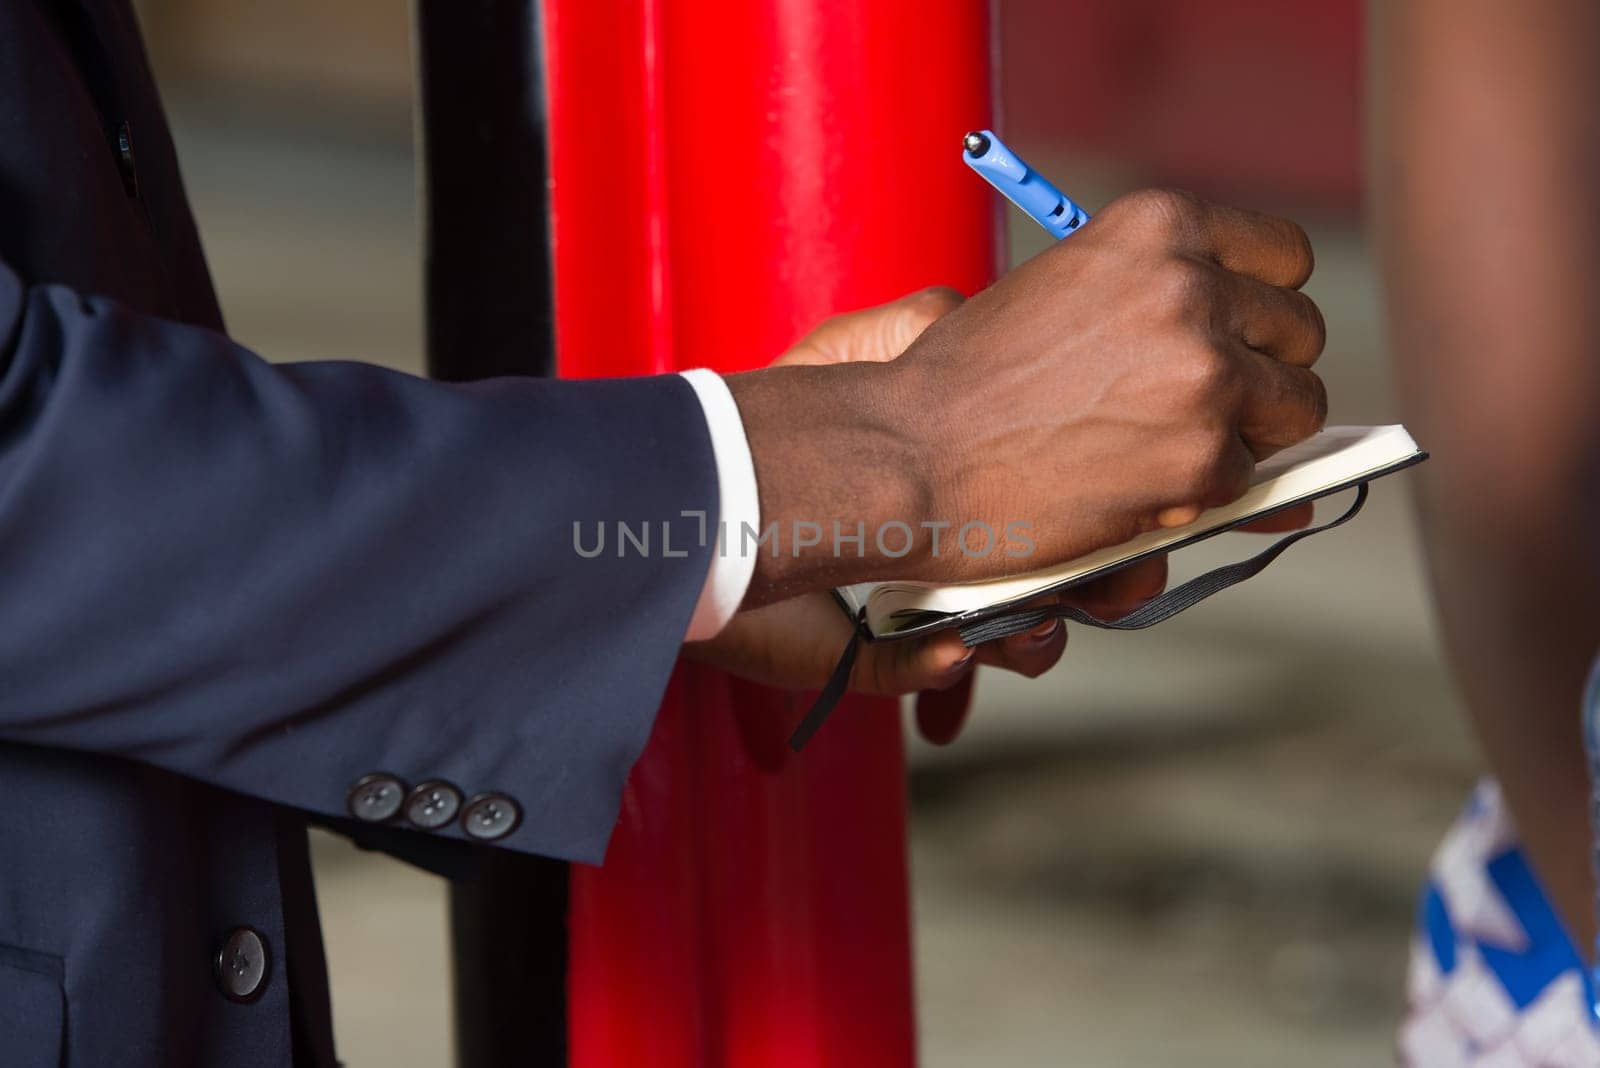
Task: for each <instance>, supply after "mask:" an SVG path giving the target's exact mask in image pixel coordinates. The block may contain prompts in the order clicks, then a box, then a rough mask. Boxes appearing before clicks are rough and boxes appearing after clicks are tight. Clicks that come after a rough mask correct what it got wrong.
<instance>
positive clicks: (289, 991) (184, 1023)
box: [0, 0, 717, 1068]
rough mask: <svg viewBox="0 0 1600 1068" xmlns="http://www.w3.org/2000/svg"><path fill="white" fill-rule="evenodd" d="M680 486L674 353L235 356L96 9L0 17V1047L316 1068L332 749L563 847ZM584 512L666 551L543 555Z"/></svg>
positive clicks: (683, 579)
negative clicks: (316, 862) (515, 373)
mask: <svg viewBox="0 0 1600 1068" xmlns="http://www.w3.org/2000/svg"><path fill="white" fill-rule="evenodd" d="M284 311H285V314H293V309H289V308H286V309H285V310H284ZM716 507H717V502H716V482H715V470H714V464H713V459H712V454H711V448H710V443H709V440H708V436H707V431H706V427H705V422H704V419H703V416H702V413H701V411H700V408H699V406H698V404H697V402H696V400H695V397H694V395H693V393H692V391H691V390H690V389H689V387H688V386H687V385H686V384H685V383H683V382H682V381H681V380H679V379H677V378H675V377H666V378H650V379H635V380H619V381H609V382H597V383H560V382H552V381H542V380H536V379H502V380H495V381H491V382H486V383H481V384H477V385H471V386H451V385H444V384H438V383H431V382H426V381H422V380H419V379H416V378H412V377H408V376H405V375H401V374H396V373H392V372H388V371H384V370H380V369H377V368H375V367H371V366H367V365H363V364H360V363H353V362H352V363H320V364H319V363H310V364H295V365H283V366H273V365H269V364H268V363H266V362H265V361H263V360H262V359H260V358H259V357H258V356H256V355H254V354H253V353H251V352H248V351H246V350H245V349H243V348H241V347H239V346H238V345H236V344H234V343H233V342H232V341H230V340H229V339H228V336H227V334H226V332H225V331H224V328H223V324H222V320H221V316H220V314H219V312H218V308H217V303H216V300H215V297H214V295H213V292H212V287H211V282H210V279H209V277H208V275H207V271H206V267H205V263H204V260H203V258H202V254H201V249H200V245H199V243H198V241H197V238H196V234H195V228H194V224H193V221H192V219H191V216H190V212H189V208H188V206H187V203H186V201H185V197H184V192H183V188H182V185H181V182H180V180H179V175H178V166H177V160H176V158H175V156H174V152H173V147H172V144H171V141H170V138H169V135H168V131H167V127H166V123H165V121H164V119H163V116H162V112H161V108H160V104H159V101H158V99H157V95H156V92H155V88H154V86H153V84H152V81H151V77H150V74H149V71H148V70H147V66H146V61H145V58H144V55H143V52H142V48H141V45H140V44H139V38H138V31H137V27H136V26H135V23H134V19H133V15H132V13H131V11H130V10H129V8H128V6H127V4H126V3H125V0H7V2H6V3H3V4H0V783H3V784H4V786H5V791H6V796H7V798H8V803H7V804H6V805H4V806H0V1062H3V1063H4V1064H6V1065H8V1066H11V1068H33V1066H36V1065H41V1066H42V1065H50V1066H55V1065H57V1064H69V1065H75V1066H76V1065H84V1066H96V1068H100V1066H106V1065H117V1066H119V1068H138V1066H146V1065H148V1066H152V1068H154V1066H158V1065H159V1066H163V1068H166V1066H173V1065H199V1064H204V1065H233V1066H237V1065H285V1064H289V1063H290V1062H291V1058H292V1057H294V1058H295V1059H297V1060H298V1061H299V1062H300V1063H312V1064H323V1063H332V1057H333V1051H332V1040H331V1037H330V1035H329V1028H328V1026H327V1007H326V997H327V994H326V979H325V973H324V969H323V963H322V959H321V944H320V939H319V937H318V935H317V933H316V930H315V924H316V917H315V905H314V900H313V898H312V896H311V884H310V880H309V878H308V873H307V863H306V855H305V852H306V846H305V825H306V821H307V819H308V818H311V819H315V818H328V819H338V818H342V817H346V815H347V806H348V805H349V800H348V795H349V794H350V791H351V790H352V787H353V786H354V785H355V784H356V783H357V782H358V781H359V780H361V779H362V777H363V776H365V775H368V774H369V773H373V772H383V773H387V774H390V775H393V776H395V777H396V778H398V779H400V780H404V781H405V782H406V783H407V784H416V783H420V782H422V781H425V780H444V781H446V782H448V783H450V784H453V785H454V786H456V787H457V788H459V790H460V791H461V794H462V795H463V796H464V797H465V798H469V799H470V798H471V797H473V796H474V795H477V794H480V793H485V792H498V793H500V794H502V795H503V796H504V797H505V798H506V799H508V800H509V801H510V802H511V803H512V804H514V805H515V806H517V807H519V808H520V812H521V822H520V824H519V825H518V826H517V827H516V829H515V830H513V831H511V832H510V833H509V834H506V835H505V836H504V837H501V838H499V839H497V840H495V841H494V843H493V844H494V846H495V847H500V848H506V849H513V850H522V851H527V852H532V853H539V854H544V855H548V856H552V857H559V858H568V859H574V860H581V861H598V860H600V859H601V857H602V855H603V853H604V851H605V846H606V841H607V838H608V836H609V835H610V833H611V829H612V826H613V823H614V821H615V818H616V813H617V807H618V803H619V796H620V791H621V787H622V784H623V781H624V778H625V776H626V775H627V772H628V770H629V767H630V766H631V765H632V763H633V761H634V760H635V758H636V757H637V755H638V753H639V751H640V749H641V748H642V747H643V745H644V742H645V739H646V736H647V735H648V733H649V730H650V727H651V724H652V720H653V718H654V714H655V709H656V704H657V701H658V699H659V697H660V694H661V691H662V688H663V686H664V685H665V681H666V678H667V676H668V674H669V672H670V670H671V668H672V665H673V662H674V660H675V658H676V655H677V652H678V646H679V642H680V640H681V638H682V635H683V633H684V631H685V628H686V625H687V621H688V619H689V616H690V613H691V611H692V609H693V606H694V603H695V600H696V598H697V595H698V593H699V590H700V587H701V583H702V581H703V578H704V575H705V571H706V568H707V566H708V563H709V556H708V553H707V551H706V550H705V548H704V547H696V546H695V544H694V541H695V536H696V531H697V530H698V529H699V521H698V520H696V519H692V518H691V519H683V518H681V517H680V513H682V512H683V511H685V510H689V511H694V510H700V511H704V512H706V513H708V515H709V518H710V519H711V520H712V521H714V520H715V518H716ZM618 519H623V520H628V521H630V522H632V523H635V524H636V523H638V522H640V521H645V520H649V521H651V522H653V523H656V524H659V523H660V522H663V521H676V522H678V523H679V524H680V526H679V528H678V529H677V532H676V533H675V536H674V542H675V544H677V545H678V546H682V547H687V548H688V549H689V552H688V555H687V556H685V557H682V558H670V559H664V558H661V557H659V556H657V557H655V558H651V559H644V558H642V557H640V556H638V555H629V556H628V557H626V558H621V559H619V558H617V557H615V556H610V555H607V556H603V557H601V558H598V559H593V560H587V559H581V558H580V557H579V556H578V555H577V554H576V553H575V551H574V548H573V542H572V524H573V522H574V521H575V520H581V521H584V522H587V523H591V524H592V523H593V522H594V521H597V520H606V521H614V520H618ZM587 529H589V530H591V531H592V529H593V528H592V526H590V527H588V528H587ZM657 529H659V527H657ZM369 804H370V801H369ZM386 805H387V800H382V801H381V803H380V804H379V805H378V809H380V810H381V809H384V808H385V807H386ZM497 814H498V815H503V813H497ZM394 824H395V826H396V827H397V828H400V829H398V830H396V831H395V832H394V833H395V834H396V835H400V836H405V835H412V836H415V838H416V840H417V841H421V840H423V839H428V840H434V841H438V840H442V839H456V840H462V841H465V835H464V832H463V828H462V824H461V822H460V821H459V820H455V821H452V822H449V823H447V824H445V825H443V826H442V827H439V828H437V829H432V830H421V829H409V830H408V829H405V828H406V826H407V825H406V823H405V821H404V816H403V815H397V816H396V817H395V819H394ZM479 848H483V847H479ZM246 929H249V930H250V931H253V932H255V933H256V934H257V935H259V938H260V941H261V943H262V945H263V946H264V949H263V950H262V953H261V956H263V957H264V958H265V959H264V960H259V961H258V960H256V959H254V958H251V957H250V956H249V955H248V954H243V955H236V956H226V955H225V956H224V957H222V958H221V959H220V960H219V950H220V949H221V948H222V947H223V946H224V944H225V943H227V941H228V939H229V937H230V934H233V933H237V932H240V931H243V930H246ZM229 952H230V953H231V952H232V950H230V951H229ZM219 963H220V965H221V968H222V970H223V971H224V972H226V971H227V969H229V968H230V967H237V969H238V973H239V974H238V975H235V976H233V977H231V980H230V977H228V976H227V975H223V976H221V977H219V975H218V974H217V970H218V965H219ZM258 966H259V967H260V968H261V970H262V972H263V977H262V978H261V979H260V981H259V983H256V984H254V987H253V989H251V990H250V1000H248V1001H235V1000H231V999H230V997H228V996H225V991H226V989H227V987H228V983H229V982H230V981H234V982H246V983H247V985H248V981H249V980H251V979H252V978H253V974H252V973H253V970H254V969H257V968H258ZM444 981H445V977H443V976H441V983H443V982H444ZM237 992H238V991H237V990H235V991H234V993H237ZM291 1018H292V1019H293V1021H294V1023H293V1025H291Z"/></svg>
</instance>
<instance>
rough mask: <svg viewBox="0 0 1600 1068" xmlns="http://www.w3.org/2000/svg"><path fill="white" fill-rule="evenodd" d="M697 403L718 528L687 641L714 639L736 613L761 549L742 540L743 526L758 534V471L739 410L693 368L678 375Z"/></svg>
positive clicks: (721, 385)
mask: <svg viewBox="0 0 1600 1068" xmlns="http://www.w3.org/2000/svg"><path fill="white" fill-rule="evenodd" d="M681 374H682V375H683V378H684V380H685V381H687V382H688V383H689V385H690V386H691V387H693V388H694V392H695V396H697V397H699V398H700V407H701V409H702V410H703V411H704V412H705V413H706V429H707V430H709V431H710V432H711V453H712V456H713V457H714V458H715V459H716V461H717V497H718V501H719V503H718V522H717V528H716V530H717V539H716V544H715V545H714V546H713V547H712V550H711V567H710V568H709V569H707V571H706V583H705V585H704V586H702V587H701V589H700V600H699V601H698V602H697V603H696V604H695V606H694V615H693V616H692V617H690V619H689V632H688V633H687V634H685V635H684V640H685V641H691V642H693V641H703V640H704V639H706V638H711V637H715V636H716V634H717V632H718V631H720V630H721V629H722V628H723V627H725V626H727V625H728V620H730V619H732V618H733V614H734V613H735V612H737V611H738V610H739V605H740V604H741V603H742V602H743V601H744V595H745V591H746V590H748V589H749V588H750V577H751V576H752V575H754V574H755V570H756V552H757V551H758V549H759V546H751V547H749V551H748V552H747V551H746V548H747V547H746V545H745V542H746V541H747V540H749V539H746V538H744V537H742V536H741V534H742V532H743V530H744V529H745V527H746V526H748V527H749V529H751V530H757V531H758V530H760V529H761V499H760V496H759V495H758V493H757V491H756V466H755V462H754V461H753V460H752V459H751V458H750V442H749V439H747V438H746V437H745V436H744V420H743V419H742V418H740V416H739V406H738V405H736V404H735V403H734V402H733V394H732V393H730V392H728V384H727V383H726V382H724V381H723V380H722V376H721V375H719V374H717V373H716V372H715V371H708V370H706V369H705V368H697V369H696V370H693V371H683V372H681Z"/></svg>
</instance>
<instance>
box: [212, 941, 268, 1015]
mask: <svg viewBox="0 0 1600 1068" xmlns="http://www.w3.org/2000/svg"><path fill="white" fill-rule="evenodd" d="M271 962H272V958H271V954H270V953H268V951H267V940H266V938H265V937H263V936H262V934H261V932H260V931H258V930H256V929H255V928H254V927H235V928H234V929H233V930H232V931H230V932H228V937H227V939H226V940H225V941H224V942H223V943H222V945H221V946H220V947H219V948H218V949H217V954H216V956H215V957H214V958H213V959H212V966H213V967H214V968H215V970H216V977H217V989H218V990H220V991H222V996H223V997H225V998H227V999H228V1000H229V1001H235V1002H238V1003H239V1004H241V1005H247V1004H249V1003H250V1002H252V1001H254V1000H255V999H256V998H258V997H260V996H261V991H262V988H263V987H265V986H266V982H267V970H268V968H269V967H270V966H271Z"/></svg>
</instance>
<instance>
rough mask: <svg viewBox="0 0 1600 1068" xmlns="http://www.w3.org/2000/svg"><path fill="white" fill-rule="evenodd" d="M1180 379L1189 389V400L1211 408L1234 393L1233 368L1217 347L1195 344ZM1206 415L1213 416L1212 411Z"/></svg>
mask: <svg viewBox="0 0 1600 1068" xmlns="http://www.w3.org/2000/svg"><path fill="white" fill-rule="evenodd" d="M1178 376H1179V378H1180V379H1181V381H1182V383H1183V385H1184V386H1185V387H1186V392H1187V394H1188V400H1189V401H1190V403H1191V404H1192V403H1193V402H1195V401H1199V402H1201V403H1202V404H1205V405H1207V406H1208V408H1209V406H1210V405H1211V404H1212V403H1214V402H1215V401H1216V400H1217V399H1218V398H1220V397H1222V396H1224V395H1226V394H1228V393H1229V392H1231V390H1232V387H1233V379H1234V365H1233V360H1231V359H1230V358H1229V357H1228V355H1227V354H1226V353H1224V352H1223V351H1222V350H1221V349H1219V348H1217V347H1216V346H1215V345H1194V346H1191V347H1190V348H1189V349H1188V351H1187V352H1185V354H1184V355H1183V357H1182V359H1181V361H1180V365H1179V368H1178ZM1206 414H1210V413H1209V411H1207V412H1206Z"/></svg>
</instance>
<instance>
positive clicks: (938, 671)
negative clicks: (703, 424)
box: [684, 288, 1166, 697]
mask: <svg viewBox="0 0 1600 1068" xmlns="http://www.w3.org/2000/svg"><path fill="white" fill-rule="evenodd" d="M961 299H962V298H961V294H960V293H958V292H956V291H955V290H953V289H945V288H933V289H926V290H921V291H919V292H916V293H911V294H909V295H907V296H904V297H901V298H900V299H899V300H896V301H892V302H890V303H888V304H883V305H879V306H877V307H874V308H865V309H862V310H860V311H855V312H849V313H847V314H844V315H838V316H834V317H833V318H831V319H828V320H827V321H826V322H824V323H822V325H820V326H818V327H817V328H816V329H815V330H813V331H812V332H811V333H810V334H807V335H806V336H805V337H804V338H802V339H801V340H800V341H799V342H798V343H797V344H796V345H795V346H794V347H793V348H791V349H790V350H789V351H788V352H786V353H784V354H783V356H781V357H779V358H778V360H777V361H776V362H775V364H774V366H793V365H820V364H839V363H854V362H875V363H882V362H886V361H889V360H892V359H895V358H896V357H897V356H899V355H900V354H901V353H902V352H904V351H905V350H906V348H907V347H909V346H910V344H911V343H912V342H913V341H915V340H916V339H917V337H918V336H920V335H921V334H922V332H923V331H924V330H925V329H927V328H928V326H930V325H931V324H932V323H933V322H934V321H935V320H936V319H938V318H939V317H940V316H942V315H944V314H946V313H947V312H950V311H952V310H954V309H955V308H957V307H959V306H960V304H961ZM1165 579H1166V564H1165V561H1164V560H1153V561H1149V562H1147V563H1145V564H1141V565H1139V566H1137V567H1133V568H1128V569H1126V570H1124V571H1121V572H1118V573H1117V574H1115V575H1111V576H1108V577H1107V578H1106V579H1104V580H1102V581H1100V582H1097V583H1093V584H1090V585H1088V586H1085V587H1082V588H1081V589H1076V590H1073V591H1071V595H1070V598H1069V599H1070V603H1072V604H1074V605H1076V606H1077V607H1080V608H1084V609H1086V610H1088V611H1090V612H1093V613H1095V614H1097V615H1100V616H1101V617H1102V618H1108V619H1110V618H1116V617H1118V616H1121V615H1124V614H1126V613H1127V612H1131V611H1132V610H1133V609H1135V608H1137V607H1138V606H1139V605H1140V604H1142V603H1143V602H1144V601H1145V600H1146V599H1148V598H1149V597H1152V596H1154V595H1155V594H1157V593H1159V592H1161V589H1162V586H1163V585H1164V583H1165ZM1045 600H1047V601H1049V602H1051V603H1054V602H1056V601H1058V600H1060V598H1055V597H1050V598H1046V599H1045ZM852 632H853V628H852V626H851V623H850V620H849V619H848V618H847V617H846V616H845V614H844V613H843V612H842V611H841V610H840V608H839V606H838V605H837V604H835V603H834V601H833V598H832V597H831V596H829V595H828V594H822V593H813V594H806V595H803V596H800V597H795V598H791V599H790V600H787V601H783V602H780V603H778V604H770V605H767V606H765V607H762V608H757V609H751V610H747V611H744V612H740V613H739V614H738V615H737V616H735V617H734V618H733V620H732V621H731V622H729V624H728V625H727V626H726V627H725V628H723V630H722V631H721V633H719V634H718V635H717V636H716V637H715V638H712V639H709V640H707V641H701V642H690V643H688V644H687V645H685V646H684V654H685V655H686V656H688V657H690V658H692V659H695V660H700V661H703V662H706V663H710V664H714V665H716V666H717V667H720V668H722V669H724V670H726V671H729V672H731V673H733V674H735V675H739V676H740V677H742V678H746V679H750V680H752V681H754V682H760V683H764V684H766V685H769V686H776V687H779V688H782V689H789V690H812V689H820V688H821V687H822V686H823V685H824V684H825V683H826V682H827V680H828V676H829V675H830V674H832V672H833V668H834V665H835V664H836V663H837V662H838V659H839V653H840V650H842V649H843V648H844V647H845V645H846V644H848V643H849V641H850V640H851V636H852ZM1066 644H1067V630H1066V627H1065V626H1064V625H1063V624H1062V623H1061V621H1060V620H1054V621H1052V622H1050V623H1048V624H1045V625H1043V626H1041V627H1039V628H1038V629H1036V630H1034V631H1031V632H1029V633H1026V634H1019V635H1015V636H1013V637H1010V638H1006V639H1002V640H1000V641H994V642H987V643H985V644H984V645H981V646H978V647H977V648H974V649H969V648H968V647H967V646H965V645H963V644H962V642H961V639H960V637H958V636H957V634H956V633H955V632H954V631H953V630H952V631H945V632H943V633H940V634H935V635H932V636H930V637H927V638H921V639H908V640H906V641H899V642H883V643H873V644H869V645H867V646H865V647H864V648H863V649H862V650H861V653H860V655H859V656H858V657H857V659H856V664H855V668H854V671H853V672H852V674H851V678H850V690H851V691H852V692H855V693H863V694H869V695H873V696H887V697H894V696H899V695H901V694H907V693H915V692H919V691H925V690H941V689H945V688H948V687H950V686H953V685H955V684H956V683H957V682H959V681H961V680H962V679H963V678H964V677H966V676H967V675H968V674H970V673H971V672H972V671H973V669H974V668H975V667H976V666H977V665H979V664H989V665H992V666H994V667H999V668H1003V669H1005V670H1008V671H1015V672H1017V673H1018V674H1020V675H1025V676H1027V677H1028V678H1034V677H1037V676H1038V675H1041V674H1043V673H1044V672H1045V671H1047V670H1049V669H1050V668H1051V667H1053V666H1054V665H1055V663H1056V662H1057V661H1058V660H1059V659H1060V658H1061V654H1062V652H1063V651H1064V650H1065V649H1066Z"/></svg>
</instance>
